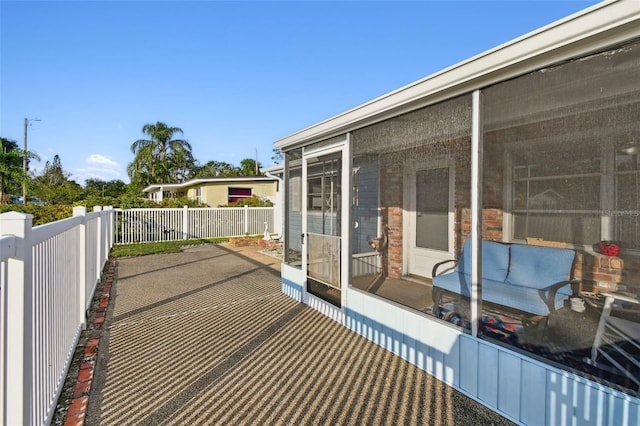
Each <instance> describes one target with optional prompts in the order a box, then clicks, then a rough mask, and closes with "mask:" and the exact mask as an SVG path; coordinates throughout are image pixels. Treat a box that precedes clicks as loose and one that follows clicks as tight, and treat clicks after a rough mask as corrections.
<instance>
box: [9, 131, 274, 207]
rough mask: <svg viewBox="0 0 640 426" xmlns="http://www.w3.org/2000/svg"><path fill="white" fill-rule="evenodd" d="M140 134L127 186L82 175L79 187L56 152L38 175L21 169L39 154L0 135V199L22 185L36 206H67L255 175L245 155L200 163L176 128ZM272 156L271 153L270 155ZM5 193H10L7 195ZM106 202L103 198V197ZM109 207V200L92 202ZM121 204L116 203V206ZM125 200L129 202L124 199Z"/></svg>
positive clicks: (19, 190) (251, 161)
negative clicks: (157, 187) (163, 185)
mask: <svg viewBox="0 0 640 426" xmlns="http://www.w3.org/2000/svg"><path fill="white" fill-rule="evenodd" d="M142 133H143V134H144V135H145V136H147V137H146V138H143V139H138V140H136V141H135V142H133V143H132V145H131V152H132V154H133V156H134V158H133V161H132V162H131V163H129V165H128V166H127V174H128V176H129V179H130V182H131V183H130V184H126V183H124V182H123V181H121V180H111V181H103V180H101V179H95V178H92V179H87V180H86V181H85V184H84V187H83V186H81V185H80V184H78V183H77V182H76V181H74V180H73V179H72V177H71V173H69V172H67V171H65V170H64V168H63V166H62V161H61V159H60V157H59V156H58V155H55V156H54V157H53V160H52V161H47V162H46V163H45V166H44V169H43V170H42V173H40V174H39V175H35V174H33V173H30V171H29V167H28V166H27V170H26V172H25V170H24V168H23V160H24V159H25V154H26V161H27V165H28V164H29V162H30V161H31V160H39V157H38V156H37V155H36V154H35V153H33V152H29V151H27V152H26V153H25V152H24V151H23V150H22V149H20V148H19V147H18V144H17V143H16V142H15V141H13V140H10V139H6V138H1V137H0V144H1V146H0V194H1V197H0V201H1V202H0V203H1V204H8V203H11V202H12V201H13V202H16V197H15V196H17V195H18V194H22V185H26V188H27V193H28V195H29V196H28V197H27V200H28V202H31V203H33V202H35V203H42V204H73V203H77V202H79V201H80V200H87V199H93V200H95V201H99V200H96V199H99V198H111V199H118V198H127V197H128V199H130V200H134V199H136V198H140V197H142V196H143V193H142V190H143V189H144V188H145V187H147V186H149V185H152V184H158V183H181V182H185V181H187V180H191V179H196V178H214V177H234V176H260V175H263V174H262V172H260V167H261V165H260V163H258V162H256V160H254V159H251V158H246V159H244V160H242V161H241V162H240V165H239V166H234V165H232V164H229V163H226V162H223V161H213V160H211V161H207V162H205V163H204V164H201V163H200V162H199V161H198V160H197V159H196V158H194V156H193V153H192V147H191V144H190V143H189V142H188V141H187V140H185V139H182V138H179V137H176V136H181V135H183V133H184V132H183V131H182V129H181V128H179V127H171V126H168V125H167V124H165V123H163V122H160V121H158V122H156V123H155V124H145V125H144V126H143V127H142ZM277 157H278V154H276V157H274V159H276V158H277ZM11 195H14V197H13V198H12V197H11ZM105 201H108V200H105ZM98 204H102V205H107V204H110V205H114V204H113V203H97V204H96V205H98ZM120 204H122V203H118V205H120ZM125 204H129V203H125Z"/></svg>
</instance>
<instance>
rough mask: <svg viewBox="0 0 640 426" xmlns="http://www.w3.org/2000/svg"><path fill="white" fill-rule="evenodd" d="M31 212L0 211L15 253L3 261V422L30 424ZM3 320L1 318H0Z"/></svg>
mask: <svg viewBox="0 0 640 426" xmlns="http://www.w3.org/2000/svg"><path fill="white" fill-rule="evenodd" d="M32 227H33V216H32V215H30V214H24V213H18V212H7V213H3V214H1V215H0V235H15V236H16V237H17V239H16V257H14V258H11V259H9V260H8V261H7V272H8V275H7V281H6V289H4V291H5V295H6V298H7V299H6V301H3V309H6V313H5V315H4V320H6V323H5V324H3V327H2V328H3V332H6V340H5V345H6V346H5V358H4V359H5V363H6V364H5V365H3V366H2V368H3V369H4V371H5V383H4V385H5V386H6V387H5V401H2V403H4V404H6V405H5V419H4V422H5V424H10V425H14V424H15V425H30V424H32V423H33V421H32V418H31V413H32V410H31V405H32V401H33V391H34V387H33V361H32V357H33V354H32V349H31V347H32V340H33V335H32V333H33V320H32V315H33V272H32V265H33V255H32V239H31V230H32ZM3 322H4V321H3Z"/></svg>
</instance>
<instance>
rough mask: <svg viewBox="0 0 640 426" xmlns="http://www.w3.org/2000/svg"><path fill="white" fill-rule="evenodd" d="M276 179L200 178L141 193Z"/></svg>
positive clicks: (275, 179) (152, 187) (149, 187)
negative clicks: (211, 184)
mask: <svg viewBox="0 0 640 426" xmlns="http://www.w3.org/2000/svg"><path fill="white" fill-rule="evenodd" d="M277 180H278V179H277V178H275V177H268V176H233V177H217V178H200V179H191V180H188V181H186V182H182V183H158V184H153V185H149V186H147V187H146V188H145V189H143V190H142V192H154V191H158V190H166V189H181V188H188V187H191V186H197V185H201V184H206V183H233V182H242V183H246V182H267V181H271V182H275V181H277Z"/></svg>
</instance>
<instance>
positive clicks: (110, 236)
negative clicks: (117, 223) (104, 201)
mask: <svg viewBox="0 0 640 426" xmlns="http://www.w3.org/2000/svg"><path fill="white" fill-rule="evenodd" d="M103 211H104V212H105V216H106V218H107V220H106V223H105V235H106V241H105V246H104V248H105V253H104V259H102V260H103V262H104V263H106V262H107V259H109V253H110V252H111V247H113V241H114V240H115V232H114V226H113V215H114V211H113V206H104V208H103Z"/></svg>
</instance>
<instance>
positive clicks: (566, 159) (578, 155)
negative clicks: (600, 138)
mask: <svg viewBox="0 0 640 426" xmlns="http://www.w3.org/2000/svg"><path fill="white" fill-rule="evenodd" d="M512 164H513V166H512V172H513V178H512V179H513V185H512V204H513V239H516V240H526V239H527V238H541V239H544V240H552V241H553V240H555V241H564V242H569V243H574V244H589V243H591V244H593V242H595V241H599V240H600V232H601V219H600V218H601V213H600V212H601V209H602V207H601V204H602V200H601V196H600V195H601V191H600V185H601V182H603V174H602V172H601V161H600V158H598V157H593V156H592V155H591V154H590V151H589V150H583V151H582V152H572V151H569V150H567V151H558V150H548V147H546V148H544V149H543V148H542V147H537V148H536V149H532V150H530V151H516V152H513V154H512Z"/></svg>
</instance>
